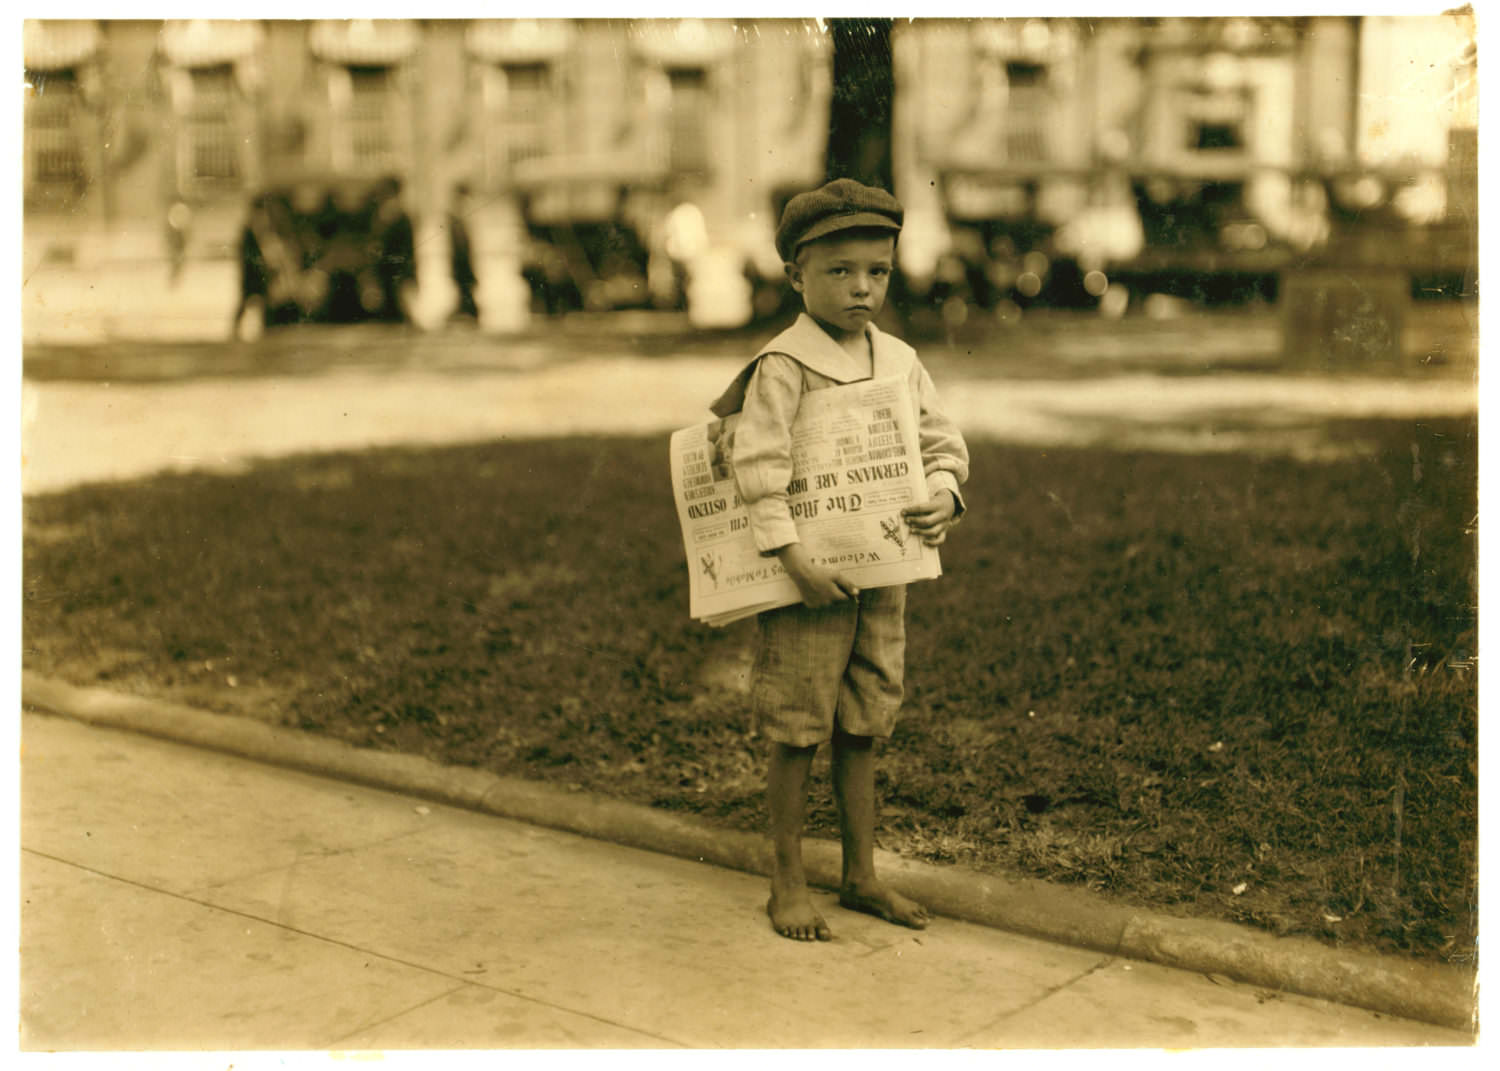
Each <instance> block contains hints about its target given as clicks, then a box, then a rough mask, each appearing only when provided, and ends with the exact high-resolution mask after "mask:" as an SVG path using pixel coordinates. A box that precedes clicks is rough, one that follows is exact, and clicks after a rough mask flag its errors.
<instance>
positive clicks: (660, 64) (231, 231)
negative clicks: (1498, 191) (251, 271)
mask: <svg viewBox="0 0 1500 1071" xmlns="http://www.w3.org/2000/svg"><path fill="white" fill-rule="evenodd" d="M829 37H830V35H829V34H828V33H827V31H826V29H825V28H824V27H822V26H821V25H820V24H818V23H817V22H814V21H796V20H732V21H731V20H629V19H597V20H596V19H582V20H412V21H395V20H354V21H317V20H312V21H298V22H293V21H261V22H256V21H209V20H181V21H172V20H169V21H165V22H163V21H145V20H111V21H97V22H92V21H90V22H85V21H29V22H27V23H26V24H25V32H24V52H25V56H24V59H25V65H26V82H27V91H26V105H25V123H24V126H25V146H24V157H25V159H24V169H25V170H24V174H25V182H24V197H25V204H24V220H25V243H24V244H25V259H26V263H27V269H28V275H30V274H31V273H32V272H33V271H34V270H35V269H37V268H41V267H46V266H48V265H52V266H63V267H68V268H70V269H71V270H74V271H80V272H88V271H91V270H95V269H98V268H100V267H103V266H108V265H116V266H118V265H121V264H134V265H151V266H162V270H163V271H164V272H165V278H166V280H167V285H169V286H176V285H178V283H179V281H180V280H189V281H191V280H192V279H194V278H196V277H200V276H202V275H203V274H204V273H205V272H210V271H215V270H217V271H218V272H219V275H218V276H216V277H226V276H225V269H226V266H230V267H232V269H233V274H235V275H238V274H240V261H241V259H242V255H243V250H244V249H245V248H246V242H247V237H246V236H247V234H248V233H249V228H248V227H247V220H248V219H249V218H250V216H251V214H252V211H253V206H254V205H255V204H256V203H257V202H256V201H255V198H256V196H257V195H258V194H261V193H262V192H263V191H265V190H268V189H274V188H278V187H280V188H285V189H286V190H288V191H290V192H288V193H287V195H286V196H287V199H288V203H291V202H292V201H294V200H295V196H296V192H295V191H296V189H297V188H298V184H299V183H301V184H304V185H306V184H308V183H322V184H323V185H324V186H326V187H328V188H330V189H331V188H334V186H335V185H336V184H338V183H343V184H345V186H347V185H348V184H349V183H351V182H354V183H358V182H364V183H367V184H371V185H373V184H376V183H379V182H382V181H383V182H385V183H387V185H386V186H384V187H383V189H385V190H386V192H387V193H390V191H391V190H393V189H394V190H396V191H399V192H398V197H399V202H400V204H401V207H402V209H403V210H404V212H405V213H406V214H407V215H408V216H409V218H410V219H411V221H412V225H413V227H414V230H415V235H414V239H413V241H412V255H413V256H414V258H415V263H413V264H412V265H411V273H410V275H409V276H408V277H407V278H406V280H405V282H406V283H409V284H410V286H409V293H406V295H405V296H404V297H403V299H402V300H403V301H405V302H407V305H406V306H404V308H405V310H406V313H407V314H408V315H409V316H410V318H413V319H416V320H418V321H420V322H423V323H438V322H441V321H442V319H443V318H444V317H445V316H446V315H447V312H448V311H449V310H451V309H452V308H453V307H455V305H457V303H458V301H459V297H460V295H459V293H458V290H457V288H456V287H455V285H454V278H455V271H454V269H453V266H452V257H451V253H452V251H453V248H454V241H453V237H454V236H455V234H459V235H460V236H461V242H460V243H459V245H460V247H461V249H462V250H463V252H464V254H465V255H466V256H467V257H468V258H470V259H471V261H472V282H471V283H470V284H466V285H471V287H472V291H473V294H472V297H473V299H474V302H475V303H476V304H477V308H478V311H479V316H480V319H481V322H482V323H483V324H485V325H486V326H489V327H492V328H494V329H496V330H506V329H512V328H515V327H518V326H519V325H521V324H523V323H524V322H525V321H526V318H527V317H528V316H530V315H533V314H538V313H546V312H559V311H566V310H571V309H585V310H607V309H617V308H628V307H640V308H673V309H685V310H686V311H687V313H688V315H689V317H690V319H691V320H692V322H693V323H695V324H698V325H700V326H735V325H739V324H743V323H746V322H748V321H750V320H752V319H754V318H756V317H764V316H768V315H771V314H773V313H775V312H776V311H778V310H780V309H781V308H783V303H784V300H785V293H784V289H783V286H782V282H781V275H782V272H781V266H780V264H779V262H778V258H777V256H776V253H775V250H774V244H773V242H772V234H773V230H774V225H775V221H776V218H777V216H778V214H779V211H780V207H781V205H782V204H783V203H784V201H785V198H786V197H787V196H788V195H789V194H790V193H791V192H794V191H795V190H797V189H805V188H807V187H809V186H812V185H816V184H817V183H819V182H820V181H822V180H823V179H824V178H825V150H826V147H827V140H828V133H829V107H830V98H831V94H832V86H831V80H832V71H833V69H834V63H833V55H832V46H831V44H830V40H829ZM1473 42H1474V34H1473V25H1472V19H1471V18H1468V19H1467V20H1466V17H1465V16H1463V15H1461V14H1460V15H1448V16H1433V17H1415V16H1412V17H1395V18H1374V17H1366V18H1350V17H1328V18H1321V17H1301V18H1222V19H1221V18H1203V19H1124V18H1122V19H1089V20H1083V19H995V20H916V21H912V22H907V23H897V24H896V25H895V26H894V27H893V28H892V31H891V36H890V43H891V52H892V58H893V67H894V71H893V74H894V81H893V85H894V87H895V88H894V94H893V96H894V99H893V102H892V112H893V126H892V132H891V137H890V146H891V150H890V151H891V157H892V160H891V165H892V167H891V173H892V174H893V175H894V186H895V192H896V193H897V195H898V196H899V197H901V199H902V200H903V201H904V202H905V204H906V206H907V209H908V224H907V228H906V230H905V232H904V233H903V236H902V240H901V245H900V262H901V267H902V281H903V284H904V288H905V289H904V291H903V293H902V295H901V300H902V301H903V302H905V303H907V304H909V305H910V306H912V307H913V308H922V309H926V310H929V311H931V312H932V313H933V314H934V315H936V316H938V317H940V318H941V320H942V322H944V323H946V324H948V325H949V326H952V325H953V324H955V323H959V322H962V321H963V320H964V319H966V318H969V317H973V316H976V315H995V316H999V317H1002V318H1004V317H1007V316H1012V315H1017V314H1018V313H1019V312H1020V311H1021V310H1023V309H1024V308H1026V307H1027V306H1029V305H1032V304H1037V303H1047V304H1071V305H1080V306H1084V307H1092V308H1098V309H1100V310H1101V311H1102V312H1104V313H1105V314H1106V315H1121V314H1123V313H1124V312H1125V311H1126V309H1127V308H1128V307H1135V305H1136V304H1139V301H1140V299H1141V297H1142V295H1145V294H1156V293H1166V294H1171V295H1174V296H1177V297H1180V298H1188V299H1195V300H1207V301H1242V300H1266V301H1270V300H1278V301H1283V302H1284V301H1285V300H1286V299H1287V298H1288V297H1289V296H1290V297H1291V298H1292V299H1293V300H1294V301H1296V300H1303V298H1299V297H1298V295H1299V293H1301V292H1300V291H1299V290H1298V285H1299V284H1297V283H1295V282H1292V283H1290V284H1289V283H1288V278H1289V276H1291V275H1295V274H1298V273H1301V274H1302V275H1307V274H1308V273H1312V274H1313V275H1316V272H1317V271H1320V270H1326V271H1330V272H1332V271H1345V273H1346V274H1347V272H1348V271H1349V270H1353V269H1358V270H1359V271H1361V272H1366V273H1367V274H1368V276H1369V278H1370V279H1372V280H1373V279H1375V278H1376V277H1377V276H1378V277H1379V279H1380V285H1381V286H1384V287H1386V288H1387V289H1389V288H1391V287H1395V289H1396V290H1402V292H1403V293H1404V292H1405V291H1411V293H1412V294H1415V295H1416V296H1417V297H1420V296H1421V295H1422V294H1423V293H1426V292H1432V293H1439V294H1442V295H1445V296H1452V295H1455V294H1469V293H1472V282H1473V273H1474V260H1475V258H1476V256H1477V252H1476V250H1475V248H1474V241H1475V240H1474V235H1475V231H1476V228H1475V218H1476V214H1477V192H1476V191H1477V184H1476V175H1475V169H1476V159H1477V88H1476V86H1475V72H1476V64H1475V58H1474V45H1473ZM1413 71H1416V72H1418V74H1417V75H1416V76H1415V80H1414V76H1413V74H1412V72H1413ZM392 180H394V182H395V185H394V186H391V185H390V182H391V181H392ZM330 196H332V195H330ZM347 207H348V211H349V212H354V211H355V210H356V208H357V207H358V206H357V205H356V204H354V202H353V201H351V203H350V205H349V206H347ZM1393 227H1395V228H1397V229H1398V230H1399V235H1400V240H1399V241H1398V242H1395V243H1394V244H1393V242H1392V240H1391V235H1392V233H1393V231H1392V228H1393ZM260 244H262V245H263V244H265V243H260ZM1398 246H1399V248H1397V247H1398ZM215 266H217V267H215ZM152 270H155V268H153V269H152ZM1393 280H1398V281H1393ZM1399 280H1404V282H1401V281H1399ZM403 285H404V284H403ZM1403 287H1404V288H1405V289H1404V290H1403V289H1402V288H1403ZM1466 288H1467V289H1466ZM1326 289H1327V288H1326V286H1325V287H1323V288H1322V289H1321V290H1319V291H1318V292H1319V293H1324V297H1323V298H1321V299H1319V300H1321V301H1322V303H1323V305H1322V307H1323V308H1324V312H1325V313H1326V312H1327V306H1328V301H1329V299H1328V298H1327V297H1326ZM240 296H241V295H240V294H239V293H238V284H236V288H235V290H233V291H232V292H231V293H229V294H228V295H227V296H225V297H224V299H223V300H224V301H226V302H227V304H228V306H230V307H232V306H233V305H234V303H235V299H236V298H237V297H240ZM226 316H227V312H226Z"/></svg>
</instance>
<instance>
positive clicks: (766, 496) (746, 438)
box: [731, 353, 802, 554]
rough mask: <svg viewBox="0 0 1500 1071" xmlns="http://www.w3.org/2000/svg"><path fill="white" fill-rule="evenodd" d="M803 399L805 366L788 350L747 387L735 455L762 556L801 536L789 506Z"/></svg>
mask: <svg viewBox="0 0 1500 1071" xmlns="http://www.w3.org/2000/svg"><path fill="white" fill-rule="evenodd" d="M801 400H802V366H801V365H799V364H798V363H797V362H796V361H795V360H793V359H792V358H790V357H788V356H786V355H784V354H779V353H770V354H767V355H766V356H764V357H762V358H761V359H760V362H759V363H758V364H757V365H756V368H755V372H754V373H753V374H752V375H751V377H750V382H749V384H748V385H747V386H746V388H745V404H744V408H743V409H741V411H740V415H739V422H738V424H737V425H736V426H735V432H734V449H733V451H732V455H731V456H732V457H733V464H734V477H735V484H736V486H737V487H738V489H739V493H740V499H741V500H742V501H743V502H744V503H745V507H746V509H747V510H748V511H749V515H750V533H751V535H753V536H754V537H755V547H756V549H757V550H759V551H760V552H761V553H762V554H768V553H770V552H772V551H775V550H778V549H780V548H781V547H784V546H786V545H787V544H789V543H796V542H799V539H800V537H799V536H798V535H797V524H796V522H795V521H793V520H792V513H791V509H790V508H789V506H788V504H787V497H788V496H787V485H788V484H789V483H791V481H792V421H793V420H795V419H796V417H797V406H798V405H799V404H800V402H801Z"/></svg>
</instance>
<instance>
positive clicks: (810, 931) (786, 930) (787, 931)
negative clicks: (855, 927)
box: [766, 885, 833, 941]
mask: <svg viewBox="0 0 1500 1071" xmlns="http://www.w3.org/2000/svg"><path fill="white" fill-rule="evenodd" d="M766 914H767V915H770V916H771V926H772V927H773V928H774V929H775V930H776V932H777V933H779V934H781V936H783V937H788V938H790V939H791V940H793V941H832V940H833V933H832V932H831V931H830V930H829V929H828V923H826V922H824V921H823V916H822V915H819V914H818V912H817V911H816V910H815V909H814V908H813V905H812V897H810V896H808V895H807V886H805V885H804V886H803V887H802V888H801V889H800V890H797V889H788V890H782V891H781V892H779V893H778V891H777V889H776V888H775V886H774V885H773V886H772V888H771V898H770V899H769V900H767V901H766Z"/></svg>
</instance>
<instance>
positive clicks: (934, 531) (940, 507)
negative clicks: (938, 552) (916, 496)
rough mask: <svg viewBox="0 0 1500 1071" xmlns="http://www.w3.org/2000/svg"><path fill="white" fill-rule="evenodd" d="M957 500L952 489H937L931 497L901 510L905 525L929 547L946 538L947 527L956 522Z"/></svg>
mask: <svg viewBox="0 0 1500 1071" xmlns="http://www.w3.org/2000/svg"><path fill="white" fill-rule="evenodd" d="M957 512H958V502H957V500H955V499H954V497H953V492H952V491H947V490H944V491H939V492H938V493H937V494H936V495H935V496H934V497H933V498H931V499H929V500H928V501H926V502H923V503H921V504H920V505H916V506H907V507H906V508H905V509H904V510H902V511H901V516H902V517H904V518H906V523H907V525H908V526H909V527H910V528H911V530H912V531H913V532H915V533H916V534H917V536H918V537H919V538H920V539H921V540H922V542H923V543H926V544H927V545H928V546H929V547H935V546H937V545H938V544H939V543H941V542H942V541H943V540H945V539H947V538H948V529H950V528H952V527H953V526H954V525H955V524H957V523H958V518H957V517H956V516H955V514H956V513H957Z"/></svg>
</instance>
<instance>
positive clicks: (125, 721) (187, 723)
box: [21, 671, 1477, 1032]
mask: <svg viewBox="0 0 1500 1071" xmlns="http://www.w3.org/2000/svg"><path fill="white" fill-rule="evenodd" d="M21 702H22V706H23V707H25V708H30V709H34V710H39V711H44V712H48V713H52V714H58V715H62V716H64V717H69V718H73V719H75V720H78V721H82V722H86V723H88V724H91V725H98V726H104V727H107V728H113V729H126V730H130V731H132V732H138V733H142V734H145V735H148V736H154V737H159V738H162V739H166V740H172V741H175V742H177V743H184V744H192V745H196V746H198V747H203V748H208V749H211V750H215V751H222V752H227V753H229V754H232V755H238V756H240V757H243V758H249V759H254V760H256V761H259V762H264V763H268V764H272V765H277V766H285V767H291V768H294V769H300V770H304V771H309V772H313V773H318V774H323V775H325V776H329V777H335V778H339V779H342V780H347V781H354V782H358V783H361V784H365V785H370V786H373V787H376V788H383V789H387V790H390V791H395V792H401V793H406V794H409V795H415V796H421V797H424V798H427V799H431V800H434V801H436V802H440V803H446V804H450V805H452V806H457V807H464V808H467V809H470V810H475V811H481V812H484V813H486V814H492V815H496V816H498V817H502V818H510V819H515V820H519V821H523V822H529V823H532V824H534V825H540V826H547V827H550V828H554V829H561V830H565V831H567V832H570V833H577V834H581V835H583V836H587V837H594V838H597V839H601V840H607V841H612V842H614V843H617V844H624V845H628V846H630V847H634V848H644V849H647V850H649V851H655V852H661V853H664V854H667V855H674V856H679V857H683V858H687V859H694V860H697V861H699V862H704V863H713V864H715V865H718V866H723V867H728V868H730V869H734V870H741V871H747V872H749V873H752V874H761V875H767V874H769V873H770V870H771V851H770V845H769V844H768V843H767V842H766V839H765V838H764V837H762V836H759V835H757V834H753V833H743V832H738V831H734V830H724V829H717V828H713V827H711V826H709V825H707V824H706V823H704V822H702V821H700V820H697V819H692V818H686V817H683V816H680V815H673V814H668V813H665V812H663V811H659V810H656V809H653V808H650V807H645V806H641V805H639V804H634V803H622V802H620V801H618V800H611V799H608V798H606V797H603V796H598V795H595V794H592V793H588V792H572V791H568V790H565V789H560V788H556V787H554V786H552V785H548V784H544V783H541V782H536V781H528V780H524V779H522V778H517V777H503V776H500V775H497V774H492V773H487V772H485V771H483V770H476V769H470V768H466V767H454V766H443V765H441V764H439V763H436V762H433V761H432V760H430V759H425V758H421V757H419V756H415V755H403V754H399V753H396V752H384V751H372V750H369V749H365V748H356V747H354V746H352V745H350V744H346V743H343V742H342V741H338V740H333V739H329V738H327V737H321V736H316V735H314V734H312V733H307V732H303V731H301V730H297V729H289V728H285V727H281V726H275V725H268V724H265V723H263V722H257V721H252V720H250V719H247V718H244V717H239V716H234V715H228V714H213V713H209V712H207V711H203V710H198V709H195V708H192V707H187V706H183V705H181V704H177V703H171V702H166V701H161V700H155V699H149V698H144V697H140V696H131V695H122V694H120V693H117V692H111V691H108V690H107V689H102V688H85V687H77V686H74V685H70V684H66V683H64V682H62V681H58V680H53V679H51V678H47V677H42V676H39V675H37V674H34V673H31V672H25V671H23V672H22V674H21ZM804 854H805V863H806V867H807V871H808V877H809V879H810V880H811V881H812V882H813V883H814V884H816V885H819V886H824V887H830V888H836V887H837V885H838V881H839V867H840V859H839V846H838V845H837V844H836V843H834V842H832V841H825V840H812V839H809V840H808V841H807V842H806V843H805V845H804ZM878 860H879V863H880V865H881V868H882V870H883V871H884V872H885V874H886V875H887V876H888V877H889V878H891V879H892V881H893V883H894V884H897V885H899V886H900V887H901V888H902V890H903V891H905V892H907V893H909V894H911V895H913V896H915V897H916V898H918V899H920V900H922V901H923V902H925V903H926V904H927V905H928V906H929V907H930V908H931V909H932V910H933V911H934V912H935V913H936V914H939V915H945V916H947V917H949V918H953V919H959V920H961V921H964V922H972V923H978V924H980V925H984V926H991V927H994V928H996V929H1002V930H1007V931H1010V932H1014V933H1021V934H1026V935H1028V936H1032V937H1039V938H1043V939H1046V940H1050V941H1056V942H1059V943H1063V944H1069V945H1076V946H1081V947H1084V948H1090V949H1095V950H1098V951H1100V952H1105V953H1108V954H1110V955H1118V956H1126V957H1130V958H1132V959H1141V960H1148V961H1151V962H1154V963H1160V964H1163V965H1165V966H1169V967H1179V968H1182V969H1185V970H1191V971H1197V972H1200V973H1205V974H1222V975H1225V976H1227V977H1229V978H1232V979H1234V980H1236V981H1239V982H1244V983H1248V984H1250V985H1257V986H1263V987H1265V988H1268V989H1275V990H1282V991H1286V992H1291V993H1298V994H1301V995H1303V996H1308V997H1315V998H1318V999H1322V1000H1330V1001H1336V1002H1338V1003H1341V1004H1348V1005H1353V1006H1355V1007H1360V1008H1366V1009H1368V1010H1371V1011H1376V1012H1381V1013H1383V1014H1387V1015H1395V1016H1400V1017H1403V1018H1407V1019H1416V1020H1420V1021H1422V1022H1428V1023H1433V1024H1436V1025H1439V1026H1446V1027H1451V1028H1454V1029H1458V1030H1463V1031H1468V1032H1473V1031H1474V1030H1475V1029H1477V981H1476V978H1475V975H1474V974H1473V972H1472V971H1468V970H1463V969H1460V968H1451V967H1443V966H1440V965H1436V964H1429V963H1418V962H1411V961H1406V960H1402V959H1398V958H1395V957H1389V956H1381V955H1377V954H1374V953H1369V952H1357V951H1349V950H1344V949H1338V948H1331V947H1329V946H1327V945H1323V944H1320V943H1318V942H1316V941H1314V940H1311V939H1309V938H1294V937H1276V936H1274V935H1272V934H1268V933H1264V932H1262V931H1259V930H1252V929H1249V928H1247V927H1243V926H1239V925H1236V924H1234V923H1228V922H1217V921H1204V920H1196V919H1185V918H1178V917H1175V916H1170V915H1163V914H1157V913H1153V912H1149V911H1143V910H1140V909H1137V908H1133V907H1129V906H1125V905H1120V904H1115V903H1111V902H1109V901H1107V900H1105V899H1103V898H1102V897H1099V896H1097V895H1095V894H1093V893H1090V892H1087V891H1085V890H1080V889H1073V888H1068V887H1066V886H1057V885H1050V884H1048V883H1046V882H1042V881H1038V880H1035V879H1029V878H1002V877H998V876H995V875H990V874H979V873H975V872H973V871H966V870H963V869H961V868H957V867H944V866H936V865H933V864H930V863H922V862H918V861H915V860H910V859H903V858H901V857H900V856H897V855H894V854H891V853H889V852H883V851H882V852H879V853H878Z"/></svg>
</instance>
